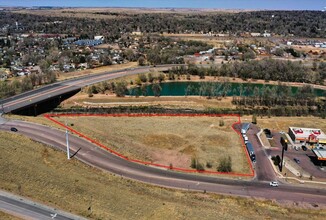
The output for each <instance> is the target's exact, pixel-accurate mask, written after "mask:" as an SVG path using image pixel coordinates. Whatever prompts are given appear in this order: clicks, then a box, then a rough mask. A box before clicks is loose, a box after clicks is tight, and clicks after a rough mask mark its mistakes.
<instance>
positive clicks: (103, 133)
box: [57, 116, 250, 173]
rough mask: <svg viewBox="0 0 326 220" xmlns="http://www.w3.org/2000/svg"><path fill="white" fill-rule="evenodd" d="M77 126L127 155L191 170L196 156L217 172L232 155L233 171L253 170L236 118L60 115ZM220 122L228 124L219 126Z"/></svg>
mask: <svg viewBox="0 0 326 220" xmlns="http://www.w3.org/2000/svg"><path fill="white" fill-rule="evenodd" d="M57 119H58V120H59V121H61V122H64V121H65V120H67V121H68V122H69V124H71V123H72V124H74V126H73V129H75V130H77V131H79V132H81V133H82V134H85V135H86V136H88V137H90V138H93V139H95V140H98V141H100V142H101V143H102V144H104V145H105V146H108V147H110V148H111V149H113V150H115V151H117V152H119V153H122V154H123V155H125V156H127V157H129V158H133V159H140V160H143V161H150V162H153V163H158V164H163V165H166V166H169V165H170V164H172V165H173V166H174V167H179V168H186V169H187V168H188V169H190V164H191V159H192V158H196V159H197V160H198V162H199V163H201V164H203V165H204V166H205V165H206V164H207V163H210V164H212V168H210V169H209V168H206V169H207V170H213V171H216V168H217V166H218V164H219V162H220V160H221V159H223V158H225V157H228V156H230V157H231V158H232V161H233V163H232V170H233V172H237V173H249V172H250V169H249V165H248V161H247V158H246V154H245V152H244V150H243V147H242V144H241V140H240V137H239V135H238V134H237V133H236V132H235V131H233V130H232V128H231V125H232V124H233V123H234V122H237V120H238V119H237V118H236V117H207V116H205V117H177V116H176V117H168V116H162V117H98V116H91V117H60V118H57ZM220 121H223V122H224V123H225V125H224V126H219V123H220Z"/></svg>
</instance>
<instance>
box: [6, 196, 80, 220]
mask: <svg viewBox="0 0 326 220" xmlns="http://www.w3.org/2000/svg"><path fill="white" fill-rule="evenodd" d="M0 210H2V211H4V212H7V213H9V214H12V215H14V216H17V217H20V218H23V219H42V220H51V219H57V220H73V219H74V220H78V219H80V220H81V219H84V218H82V217H79V216H75V215H72V214H70V213H66V212H63V211H61V210H57V209H54V208H51V207H48V206H45V205H42V204H40V203H36V202H34V201H31V200H28V199H26V198H22V197H19V196H16V195H13V194H11V193H8V192H3V191H0Z"/></svg>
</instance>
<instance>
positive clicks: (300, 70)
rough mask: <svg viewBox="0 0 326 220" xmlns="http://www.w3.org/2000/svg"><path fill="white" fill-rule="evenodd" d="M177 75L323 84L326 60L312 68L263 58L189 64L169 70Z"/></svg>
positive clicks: (325, 75)
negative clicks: (207, 66)
mask: <svg viewBox="0 0 326 220" xmlns="http://www.w3.org/2000/svg"><path fill="white" fill-rule="evenodd" d="M169 73H171V74H176V75H178V76H179V75H185V74H190V75H198V76H199V77H200V78H205V76H215V77H218V76H227V77H234V78H241V79H244V80H247V79H257V80H258V79H262V80H265V81H270V80H272V81H282V82H301V83H303V82H304V83H313V84H323V83H324V80H326V62H320V63H319V65H318V66H316V67H313V68H310V67H307V66H305V65H304V64H303V63H302V62H300V61H299V62H293V61H284V60H275V59H263V60H249V61H245V62H237V61H236V62H232V63H223V64H222V65H221V66H211V67H209V68H204V67H199V66H196V65H194V64H189V65H188V66H187V67H174V68H171V70H170V71H169Z"/></svg>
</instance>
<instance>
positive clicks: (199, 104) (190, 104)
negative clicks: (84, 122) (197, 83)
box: [61, 92, 236, 110]
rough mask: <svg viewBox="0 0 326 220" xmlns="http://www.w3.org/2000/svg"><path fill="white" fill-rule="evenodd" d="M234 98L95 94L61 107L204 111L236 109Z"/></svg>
mask: <svg viewBox="0 0 326 220" xmlns="http://www.w3.org/2000/svg"><path fill="white" fill-rule="evenodd" d="M231 101H232V97H226V98H223V99H221V100H217V99H207V98H206V97H199V96H188V97H184V96H179V97H175V96H161V97H150V96H147V97H144V96H140V97H138V98H137V97H116V95H115V94H94V95H93V97H88V95H87V94H85V93H82V92H80V93H78V94H77V95H75V96H73V97H71V98H69V99H67V100H66V101H64V102H63V103H61V106H62V107H64V108H70V107H72V106H82V107H90V108H91V107H114V106H124V105H128V106H156V107H165V108H192V109H198V110H204V109H207V108H236V106H235V105H233V104H232V103H231Z"/></svg>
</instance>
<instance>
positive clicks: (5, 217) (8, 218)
mask: <svg viewBox="0 0 326 220" xmlns="http://www.w3.org/2000/svg"><path fill="white" fill-rule="evenodd" d="M0 219H1V220H21V218H18V217H16V216H13V215H10V214H8V213H5V212H2V211H0Z"/></svg>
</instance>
